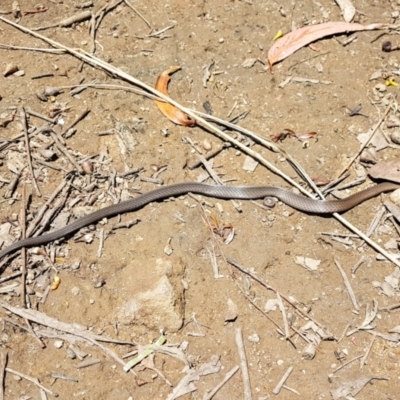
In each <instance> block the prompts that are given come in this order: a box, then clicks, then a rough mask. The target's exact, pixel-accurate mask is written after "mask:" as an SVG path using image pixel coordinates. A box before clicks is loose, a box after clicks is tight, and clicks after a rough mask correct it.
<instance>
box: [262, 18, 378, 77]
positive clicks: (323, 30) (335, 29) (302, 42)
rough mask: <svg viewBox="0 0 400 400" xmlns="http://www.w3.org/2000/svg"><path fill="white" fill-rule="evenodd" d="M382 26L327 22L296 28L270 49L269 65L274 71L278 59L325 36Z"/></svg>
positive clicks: (280, 59)
mask: <svg viewBox="0 0 400 400" xmlns="http://www.w3.org/2000/svg"><path fill="white" fill-rule="evenodd" d="M382 27H383V25H382V24H370V25H361V24H352V23H348V22H326V23H323V24H316V25H310V26H305V27H303V28H300V29H296V30H295V31H293V32H290V33H288V34H287V35H285V36H283V37H282V38H281V39H279V40H278V41H277V42H276V43H275V44H274V45H273V46H272V47H271V48H270V49H269V52H268V63H269V67H270V69H271V71H272V66H273V65H274V64H275V63H277V62H278V61H282V60H284V59H285V58H286V57H289V56H290V55H291V54H293V53H294V52H295V51H297V50H299V49H301V48H302V47H304V46H307V45H308V44H310V43H311V42H314V41H315V40H317V39H321V38H323V37H325V36H330V35H336V34H338V33H346V32H354V31H369V30H374V29H381V28H382Z"/></svg>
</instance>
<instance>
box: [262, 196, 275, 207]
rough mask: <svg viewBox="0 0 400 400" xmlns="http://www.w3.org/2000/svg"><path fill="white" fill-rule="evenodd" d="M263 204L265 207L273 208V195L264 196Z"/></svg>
mask: <svg viewBox="0 0 400 400" xmlns="http://www.w3.org/2000/svg"><path fill="white" fill-rule="evenodd" d="M263 204H264V206H265V207H268V208H274V207H275V204H276V200H275V199H274V198H273V197H264V200H263Z"/></svg>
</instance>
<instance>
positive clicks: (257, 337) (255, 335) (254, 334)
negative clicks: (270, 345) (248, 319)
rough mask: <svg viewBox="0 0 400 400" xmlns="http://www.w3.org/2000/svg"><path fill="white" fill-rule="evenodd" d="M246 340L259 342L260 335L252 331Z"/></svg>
mask: <svg viewBox="0 0 400 400" xmlns="http://www.w3.org/2000/svg"><path fill="white" fill-rule="evenodd" d="M247 340H248V341H249V342H251V343H260V336H258V335H257V333H253V334H252V335H250V336H249V337H248V338H247Z"/></svg>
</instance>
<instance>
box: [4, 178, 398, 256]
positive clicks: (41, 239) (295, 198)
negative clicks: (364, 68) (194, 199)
mask: <svg viewBox="0 0 400 400" xmlns="http://www.w3.org/2000/svg"><path fill="white" fill-rule="evenodd" d="M398 188H400V185H398V184H396V183H391V182H384V183H380V184H378V185H375V186H372V187H370V188H368V189H365V190H362V191H361V192H358V193H356V194H353V195H351V196H349V197H346V198H345V199H342V200H335V201H325V200H313V199H310V198H307V197H303V196H299V195H298V194H295V193H292V192H290V191H288V190H285V189H281V188H279V187H275V186H219V185H207V184H204V183H195V182H188V183H177V184H175V185H170V186H165V187H161V188H158V189H155V190H152V191H150V192H147V193H144V194H142V195H140V196H138V197H136V198H134V199H130V200H127V201H123V202H122V203H118V204H113V205H111V206H108V207H105V208H102V209H100V210H98V211H95V212H93V213H91V214H88V215H86V216H85V217H82V218H79V219H77V220H76V221H74V222H72V223H71V224H69V225H66V226H64V227H63V228H61V229H58V230H55V231H53V232H50V233H46V234H44V235H41V236H36V237H30V238H27V239H23V240H19V241H17V242H15V243H13V244H12V245H11V246H9V247H7V248H5V249H4V250H2V251H0V259H1V258H2V257H4V256H6V255H7V254H10V253H12V252H14V251H16V250H19V249H21V248H22V247H32V246H40V245H42V244H46V243H49V242H52V241H53V240H56V239H60V238H62V237H64V236H67V235H69V234H71V233H73V232H75V231H77V230H78V229H81V228H83V227H85V226H88V225H90V224H93V223H95V222H97V221H99V220H101V219H103V218H110V217H113V216H115V215H118V214H124V213H127V212H131V211H135V210H137V209H139V208H141V207H143V206H145V205H146V204H149V203H152V202H153V201H158V200H162V199H166V198H168V197H176V196H182V195H184V194H187V193H197V194H202V195H204V196H208V197H217V198H220V199H228V200H230V199H243V200H251V199H261V198H264V197H277V198H278V199H279V200H280V201H282V202H283V203H285V204H287V205H289V206H290V207H293V208H295V209H297V210H300V211H303V212H306V213H311V214H333V213H341V212H344V211H347V210H350V209H351V208H353V207H355V206H356V205H358V204H360V203H362V202H364V201H366V200H368V199H370V198H372V197H375V196H377V195H379V194H380V193H384V192H390V191H392V190H395V189H398Z"/></svg>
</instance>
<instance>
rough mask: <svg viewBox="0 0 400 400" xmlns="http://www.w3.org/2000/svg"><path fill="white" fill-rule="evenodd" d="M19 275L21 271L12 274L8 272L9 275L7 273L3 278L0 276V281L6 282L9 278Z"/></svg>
mask: <svg viewBox="0 0 400 400" xmlns="http://www.w3.org/2000/svg"><path fill="white" fill-rule="evenodd" d="M19 276H21V271H17V272H14V273H13V274H10V275H7V276H4V277H3V278H1V279H0V283H3V282H7V281H9V280H10V279H14V278H18V277H19Z"/></svg>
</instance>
